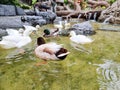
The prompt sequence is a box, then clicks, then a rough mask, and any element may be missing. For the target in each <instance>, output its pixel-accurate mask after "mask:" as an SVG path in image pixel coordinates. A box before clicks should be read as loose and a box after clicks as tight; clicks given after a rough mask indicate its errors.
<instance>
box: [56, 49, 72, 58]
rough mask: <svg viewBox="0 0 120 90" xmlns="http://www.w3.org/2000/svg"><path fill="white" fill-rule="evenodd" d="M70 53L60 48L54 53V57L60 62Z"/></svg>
mask: <svg viewBox="0 0 120 90" xmlns="http://www.w3.org/2000/svg"><path fill="white" fill-rule="evenodd" d="M69 53H70V52H68V51H67V49H64V48H60V50H59V51H57V52H56V53H55V55H56V57H57V58H59V59H60V60H63V59H65V58H66V57H67V55H68V54H69Z"/></svg>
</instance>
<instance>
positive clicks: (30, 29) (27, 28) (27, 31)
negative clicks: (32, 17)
mask: <svg viewBox="0 0 120 90" xmlns="http://www.w3.org/2000/svg"><path fill="white" fill-rule="evenodd" d="M23 26H24V28H25V31H24V33H23V35H24V36H29V35H30V34H31V33H32V32H36V31H37V29H36V28H35V27H33V26H28V25H23Z"/></svg>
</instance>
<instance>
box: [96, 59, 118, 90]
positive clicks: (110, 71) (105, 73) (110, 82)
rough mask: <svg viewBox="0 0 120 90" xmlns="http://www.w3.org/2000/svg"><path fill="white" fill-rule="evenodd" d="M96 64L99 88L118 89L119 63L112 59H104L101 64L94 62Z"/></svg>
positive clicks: (102, 89)
mask: <svg viewBox="0 0 120 90" xmlns="http://www.w3.org/2000/svg"><path fill="white" fill-rule="evenodd" d="M94 65H96V66H98V68H97V69H96V71H97V73H98V83H99V84H100V88H99V90H120V64H119V63H116V62H113V61H112V60H106V59H105V60H104V63H103V64H94Z"/></svg>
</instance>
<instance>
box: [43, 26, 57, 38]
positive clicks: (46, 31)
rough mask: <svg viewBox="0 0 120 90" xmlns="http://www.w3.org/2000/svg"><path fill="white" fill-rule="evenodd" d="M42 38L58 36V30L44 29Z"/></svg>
mask: <svg viewBox="0 0 120 90" xmlns="http://www.w3.org/2000/svg"><path fill="white" fill-rule="evenodd" d="M43 32H44V35H43V36H44V37H50V36H58V35H59V29H58V28H57V29H44V31H43Z"/></svg>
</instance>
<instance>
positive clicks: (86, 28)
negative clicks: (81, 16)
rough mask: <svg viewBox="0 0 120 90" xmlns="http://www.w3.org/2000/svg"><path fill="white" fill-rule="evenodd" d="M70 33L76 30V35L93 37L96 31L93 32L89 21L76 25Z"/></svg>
mask: <svg viewBox="0 0 120 90" xmlns="http://www.w3.org/2000/svg"><path fill="white" fill-rule="evenodd" d="M69 30H70V31H72V30H74V31H75V32H76V34H82V35H93V34H95V31H94V30H93V27H92V25H91V24H90V22H89V21H85V22H82V23H78V24H74V25H73V26H72V28H70V29H69Z"/></svg>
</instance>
